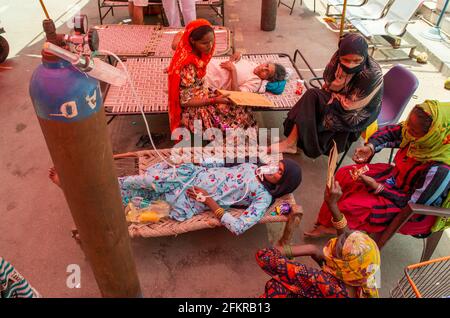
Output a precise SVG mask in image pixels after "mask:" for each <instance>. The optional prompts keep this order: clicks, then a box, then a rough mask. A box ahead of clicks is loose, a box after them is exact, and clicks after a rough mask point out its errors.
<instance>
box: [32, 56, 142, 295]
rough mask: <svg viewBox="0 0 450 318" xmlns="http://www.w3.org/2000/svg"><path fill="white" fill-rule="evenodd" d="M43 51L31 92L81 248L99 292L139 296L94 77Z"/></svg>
mask: <svg viewBox="0 0 450 318" xmlns="http://www.w3.org/2000/svg"><path fill="white" fill-rule="evenodd" d="M54 50H55V51H58V50H59V51H61V50H62V51H64V50H63V49H61V48H59V47H55V48H54ZM62 53H64V54H62V55H67V53H65V52H62ZM68 53H69V54H68V55H70V54H71V53H70V52H68ZM42 57H43V60H42V65H40V66H39V67H38V68H37V69H36V70H35V72H34V73H33V76H32V77H31V82H30V96H31V99H32V101H33V105H34V108H35V110H36V114H37V117H38V119H39V124H40V126H41V129H42V133H43V135H44V137H45V141H46V143H47V147H48V150H49V152H50V155H51V157H52V161H53V164H54V167H55V170H56V172H57V174H58V177H59V181H60V182H59V183H60V184H59V185H60V187H61V189H62V190H63V192H64V196H65V198H66V201H67V204H68V206H69V208H70V212H71V214H72V217H73V220H74V222H75V225H76V227H77V230H78V234H79V237H80V240H81V244H82V248H83V252H84V253H85V255H86V257H87V259H88V260H89V264H90V266H91V268H92V270H93V272H94V275H95V279H96V282H97V284H98V286H99V289H100V291H101V294H102V296H104V297H140V296H142V293H141V289H140V285H139V279H138V276H137V272H136V265H135V263H134V258H133V254H132V251H131V245H130V240H129V237H128V229H127V224H126V221H125V216H124V211H123V207H122V199H121V196H120V190H119V184H118V180H117V174H116V167H115V165H114V162H113V152H112V146H111V142H110V136H109V132H108V129H107V126H106V116H105V111H104V108H103V107H102V96H101V94H100V87H99V82H98V81H97V80H96V79H94V78H92V77H90V76H88V75H86V74H85V73H83V72H81V71H79V70H78V69H77V68H75V67H74V66H72V64H71V63H70V62H67V61H66V60H63V59H61V58H60V57H57V56H55V55H50V54H48V53H45V52H43V53H42ZM98 64H99V65H101V63H98ZM105 64H106V63H105ZM111 67H112V66H111ZM110 69H111V68H110ZM98 70H100V71H101V70H102V68H101V67H100V68H97V75H98V74H99V72H98ZM102 74H103V73H101V72H100V75H102ZM105 74H106V73H105ZM108 74H109V73H108Z"/></svg>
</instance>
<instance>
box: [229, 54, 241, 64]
mask: <svg viewBox="0 0 450 318" xmlns="http://www.w3.org/2000/svg"><path fill="white" fill-rule="evenodd" d="M241 57H242V54H241V52H235V53H234V54H233V55H231V56H230V59H229V61H230V62H238V61H239V60H240V59H241Z"/></svg>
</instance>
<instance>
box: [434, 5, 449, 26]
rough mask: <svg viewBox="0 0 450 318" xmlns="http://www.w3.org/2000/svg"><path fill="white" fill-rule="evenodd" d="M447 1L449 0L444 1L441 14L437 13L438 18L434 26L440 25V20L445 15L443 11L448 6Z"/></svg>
mask: <svg viewBox="0 0 450 318" xmlns="http://www.w3.org/2000/svg"><path fill="white" fill-rule="evenodd" d="M449 2H450V1H449V0H447V1H445V4H444V7H443V8H442V11H441V14H440V15H439V18H438V20H437V22H436V26H437V27H440V26H441V22H442V19H443V18H444V16H445V11H447V7H448V3H449Z"/></svg>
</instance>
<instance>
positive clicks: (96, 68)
mask: <svg viewBox="0 0 450 318" xmlns="http://www.w3.org/2000/svg"><path fill="white" fill-rule="evenodd" d="M44 51H45V52H47V53H50V54H53V55H56V56H58V57H60V58H62V59H63V60H66V61H68V62H70V63H71V64H72V65H73V66H75V67H76V68H77V69H79V70H80V71H82V72H84V73H86V74H87V75H89V76H91V77H93V78H96V79H98V80H100V81H103V82H106V83H109V84H111V85H114V86H122V85H123V84H125V83H126V82H127V75H126V73H125V72H124V71H123V70H120V69H118V68H116V67H114V66H112V65H110V64H108V63H105V62H103V61H102V60H100V59H99V58H93V59H92V58H89V57H87V56H79V55H77V54H74V53H72V52H70V51H67V50H65V49H63V48H61V47H59V46H57V45H54V44H52V43H50V42H45V43H44Z"/></svg>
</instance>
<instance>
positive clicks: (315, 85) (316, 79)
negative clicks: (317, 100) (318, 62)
mask: <svg viewBox="0 0 450 318" xmlns="http://www.w3.org/2000/svg"><path fill="white" fill-rule="evenodd" d="M322 81H323V77H313V78H311V79H310V80H309V81H308V83H309V85H311V86H312V87H314V88H322ZM313 82H318V83H319V85H320V86H317V84H313Z"/></svg>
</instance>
